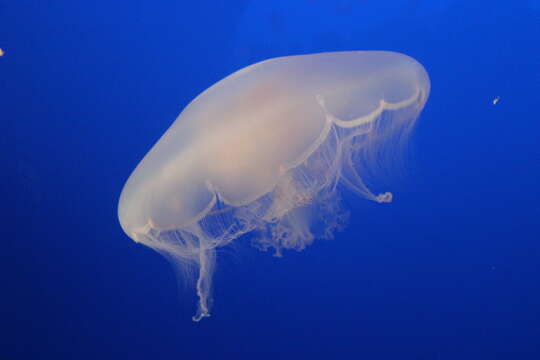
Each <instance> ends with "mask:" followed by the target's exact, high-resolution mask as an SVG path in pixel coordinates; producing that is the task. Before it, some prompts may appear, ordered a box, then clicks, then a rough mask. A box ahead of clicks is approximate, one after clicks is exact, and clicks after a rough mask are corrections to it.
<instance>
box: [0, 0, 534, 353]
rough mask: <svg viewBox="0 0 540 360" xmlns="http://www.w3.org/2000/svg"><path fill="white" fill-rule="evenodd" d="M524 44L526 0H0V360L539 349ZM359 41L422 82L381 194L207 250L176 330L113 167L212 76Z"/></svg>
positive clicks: (178, 312) (171, 302)
mask: <svg viewBox="0 0 540 360" xmlns="http://www.w3.org/2000/svg"><path fill="white" fill-rule="evenodd" d="M539 45H540V2H539V1H538V0H529V1H498V0H495V1H475V0H456V1H442V0H438V1H434V0H414V1H412V0H407V1H406V0H400V1H397V0H396V1H388V2H382V1H368V0H366V1H353V0H332V1H330V0H328V1H324V0H310V1H307V0H305V1H304V0H290V1H263V0H261V1H256V0H253V1H206V0H201V1H194V2H191V1H189V2H188V1H105V0H96V1H30V0H12V1H7V0H4V1H0V48H2V49H3V50H4V51H5V54H4V56H3V57H1V58H0V124H1V133H0V141H1V145H2V149H3V150H2V151H1V153H0V159H2V169H3V171H2V173H1V175H2V176H1V178H0V179H1V180H0V181H1V187H0V191H1V195H2V196H1V198H2V200H3V201H2V205H1V209H2V212H1V215H2V229H3V231H2V250H0V284H1V287H0V359H2V360H3V359H6V360H12V359H56V360H60V359H228V358H234V359H274V360H275V359H296V360H297V359H334V358H344V359H373V360H377V359H392V360H393V359H400V360H407V359H421V360H447V359H462V360H464V359H465V360H467V359H520V360H528V359H540V241H539V240H540V225H539V215H540V205H539V204H540V191H539V189H538V185H539V179H540V148H539V146H538V144H539V142H540V141H539V140H540V117H539V115H538V108H539V107H540V95H539V94H540V46H539ZM370 49H373V50H374V49H378V50H392V51H399V52H403V53H406V54H408V55H410V56H412V57H414V58H416V59H417V60H418V61H420V62H421V63H422V64H423V65H424V66H425V68H426V69H427V71H428V73H429V75H430V77H431V83H432V89H431V97H430V99H429V101H428V103H427V106H426V108H425V110H424V112H423V113H422V115H421V118H420V120H419V123H418V127H417V128H416V130H415V134H414V137H413V138H412V160H411V161H410V162H409V163H408V165H407V166H408V171H407V174H406V176H405V177H404V178H403V179H400V180H399V181H395V182H394V183H391V184H390V185H389V186H390V188H389V189H388V190H391V191H393V192H394V193H395V201H394V202H393V203H392V204H389V205H380V204H374V203H371V202H368V201H365V200H362V199H359V198H355V197H354V196H352V195H351V194H348V195H347V196H346V199H345V201H346V203H347V206H348V207H349V208H350V210H351V213H352V218H351V223H350V225H349V227H348V228H347V230H346V231H344V232H342V233H338V234H337V236H336V238H335V239H334V240H330V241H318V242H315V243H314V244H313V245H312V246H311V247H309V248H308V249H306V250H305V251H303V252H301V253H296V252H286V253H285V256H284V257H283V258H275V257H272V256H270V254H268V253H262V252H259V251H257V250H255V249H252V248H250V247H249V245H248V244H247V243H245V244H242V243H241V242H240V243H239V244H238V246H236V247H235V250H234V251H224V252H223V253H222V254H220V257H219V258H218V267H217V272H216V275H215V291H214V298H215V302H214V307H213V315H212V317H210V318H209V319H205V320H203V321H202V322H200V323H193V322H192V321H191V320H190V319H191V315H192V314H193V312H194V310H195V300H196V299H195V294H194V291H193V289H187V290H182V289H180V291H179V289H178V284H177V282H176V279H175V276H174V273H173V271H172V270H171V267H170V266H169V264H168V263H167V262H166V261H165V260H164V259H163V258H162V257H161V256H159V255H158V254H157V253H155V252H153V251H151V250H150V249H148V248H145V247H143V246H141V245H137V244H135V243H134V242H132V241H131V240H130V239H129V238H128V237H127V236H126V235H125V234H124V233H123V232H122V230H121V228H120V226H119V224H118V220H117V214H116V211H117V210H116V208H117V200H118V196H119V194H120V191H121V189H122V186H123V184H124V182H125V181H126V179H127V177H128V176H129V174H130V172H131V171H132V170H133V168H134V167H135V166H136V165H137V163H138V162H139V161H140V160H141V159H142V157H143V156H144V154H145V153H146V152H147V151H148V150H149V149H150V147H151V146H152V145H153V144H154V143H155V141H156V140H157V139H158V138H159V137H160V136H161V134H162V133H163V132H164V131H165V130H166V129H167V128H168V127H169V125H170V124H171V123H172V121H173V120H174V119H175V118H176V116H177V114H178V113H179V112H180V111H181V109H182V108H183V107H184V106H185V105H186V104H187V103H188V102H189V101H190V100H191V99H192V98H193V97H195V96H196V95H197V94H198V93H200V92H201V91H202V90H204V89H205V88H207V87H208V86H210V85H211V84H213V83H214V82H216V81H218V80H219V79H221V78H223V77H224V76H226V75H228V74H230V73H231V72H233V71H235V70H237V69H239V68H241V67H244V66H246V65H248V64H250V63H253V62H256V61H259V60H262V59H265V58H269V57H274V56H280V55H292V54H300V53H312V52H321V51H337V50H370ZM497 96H499V97H500V101H499V102H498V103H497V104H496V105H493V103H492V100H493V99H494V98H495V97H497Z"/></svg>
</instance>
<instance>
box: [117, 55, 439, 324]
mask: <svg viewBox="0 0 540 360" xmlns="http://www.w3.org/2000/svg"><path fill="white" fill-rule="evenodd" d="M429 90H430V83H429V78H428V75H427V73H426V71H425V70H424V68H423V67H422V65H420V64H419V63H418V62H416V61H415V60H414V59H412V58H410V57H408V56H406V55H403V54H399V53H393V52H386V51H351V52H334V53H320V54H312V55H300V56H287V57H280V58H274V59H269V60H266V61H262V62H259V63H256V64H254V65H251V66H248V67H246V68H244V69H241V70H239V71H237V72H235V73H233V74H232V75H230V76H228V77H226V78H224V79H223V80H221V81H219V82H217V83H216V84H214V85H212V86H211V87H210V88H208V89H207V90H205V91H204V92H202V93H201V94H200V95H199V96H197V97H196V98H195V99H194V100H193V101H192V102H191V103H190V104H189V105H188V106H187V107H186V108H185V109H184V110H183V111H182V113H181V114H180V115H179V116H178V118H177V119H176V121H175V122H174V123H173V124H172V126H171V127H170V128H169V129H168V130H167V131H166V132H165V134H164V135H163V136H162V137H161V139H160V140H159V141H158V142H157V143H156V144H155V145H154V147H153V148H152V149H151V150H150V152H149V153H148V154H147V155H146V156H145V157H144V159H143V160H142V161H141V162H140V164H139V165H138V166H137V168H136V169H135V171H133V173H132V174H131V176H130V177H129V179H128V181H127V183H126V184H125V186H124V189H123V190H122V194H121V196H120V201H119V206H118V217H119V220H120V224H121V226H122V229H123V230H124V231H125V233H126V234H127V235H128V236H129V237H130V238H132V239H133V240H134V241H136V242H139V243H142V244H144V245H147V246H149V247H151V248H153V249H155V250H156V251H158V252H160V253H161V254H163V255H165V256H166V257H167V258H168V259H172V260H173V262H174V263H175V264H177V265H179V266H181V267H190V266H191V265H196V266H197V269H198V279H197V281H196V290H197V295H198V297H199V303H198V311H197V314H196V315H195V316H194V317H193V320H195V321H198V320H200V319H201V318H203V317H206V316H209V314H210V304H211V290H212V273H213V271H214V265H215V254H216V249H217V248H219V247H222V246H225V245H227V244H229V243H231V242H232V241H234V240H235V239H238V238H239V237H240V236H242V235H243V234H246V233H250V236H251V238H252V242H253V244H254V245H256V246H257V247H259V248H261V249H263V250H266V249H268V248H274V249H275V251H276V254H277V255H279V254H281V251H282V250H283V249H294V250H302V249H304V248H305V247H306V245H309V244H310V243H311V242H312V241H313V240H314V239H315V238H325V237H331V236H332V234H333V233H334V232H335V231H336V230H337V229H339V228H340V227H341V226H343V224H344V222H345V220H346V217H347V212H346V211H345V209H343V208H342V206H341V204H340V196H339V194H340V192H341V189H342V188H348V189H350V190H352V191H353V192H354V193H356V194H358V195H360V196H361V197H364V198H366V199H369V200H373V201H376V202H381V203H382V202H390V201H391V200H392V194H391V193H389V192H386V193H381V194H376V193H373V192H372V191H371V190H370V188H371V187H372V186H371V184H374V183H375V181H374V180H373V179H376V177H377V174H378V172H380V171H384V167H385V164H386V163H387V160H389V159H388V158H389V157H392V156H393V155H396V154H399V152H400V151H402V146H403V144H404V143H405V141H406V140H407V137H408V135H409V133H410V130H411V128H412V127H413V125H414V123H415V121H416V119H417V118H418V116H419V114H420V112H421V110H422V108H423V107H424V104H425V102H426V100H427V98H428V95H429Z"/></svg>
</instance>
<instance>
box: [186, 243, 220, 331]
mask: <svg viewBox="0 0 540 360" xmlns="http://www.w3.org/2000/svg"><path fill="white" fill-rule="evenodd" d="M198 262H199V278H198V279H197V296H198V297H199V303H198V308H197V313H196V314H195V316H193V318H192V319H193V321H195V322H198V321H200V320H201V319H203V318H205V317H209V316H210V305H211V304H210V303H211V301H212V299H211V291H212V273H213V269H214V265H215V262H216V252H215V250H214V249H204V248H201V249H200V250H199V259H198Z"/></svg>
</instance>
